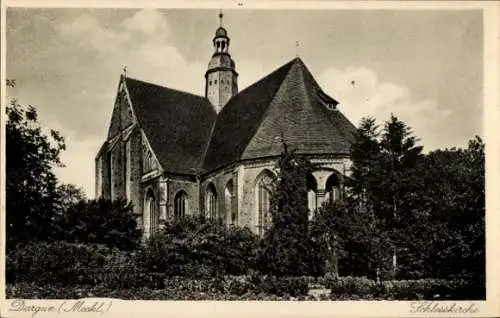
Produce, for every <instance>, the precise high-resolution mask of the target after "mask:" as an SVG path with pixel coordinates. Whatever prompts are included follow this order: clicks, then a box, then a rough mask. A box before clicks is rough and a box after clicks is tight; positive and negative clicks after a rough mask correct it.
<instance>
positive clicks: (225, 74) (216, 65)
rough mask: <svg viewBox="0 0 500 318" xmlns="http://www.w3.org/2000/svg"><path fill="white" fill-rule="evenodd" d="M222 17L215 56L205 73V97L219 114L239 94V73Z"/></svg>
mask: <svg viewBox="0 0 500 318" xmlns="http://www.w3.org/2000/svg"><path fill="white" fill-rule="evenodd" d="M222 17H223V15H222V13H220V14H219V20H220V25H219V28H217V30H216V31H215V37H214V39H213V45H214V54H213V55H212V58H211V59H210V62H209V63H208V70H207V72H206V73H205V96H206V98H207V99H208V100H209V101H210V103H212V105H213V106H214V107H215V110H216V111H217V113H219V112H220V111H221V109H222V108H223V107H224V105H225V104H226V103H227V102H228V101H229V99H230V98H231V97H233V96H234V95H236V94H238V73H236V66H235V64H234V61H233V59H232V58H231V55H230V54H229V37H228V36H227V31H226V29H224V28H223V27H222Z"/></svg>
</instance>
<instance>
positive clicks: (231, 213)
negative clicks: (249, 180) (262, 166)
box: [223, 180, 238, 225]
mask: <svg viewBox="0 0 500 318" xmlns="http://www.w3.org/2000/svg"><path fill="white" fill-rule="evenodd" d="M233 202H234V186H233V180H229V181H228V182H227V184H226V189H225V190H224V210H225V213H226V217H224V218H223V220H224V222H228V223H229V224H231V225H238V215H237V213H236V209H235V206H234V203H233Z"/></svg>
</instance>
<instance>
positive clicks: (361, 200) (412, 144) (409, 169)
mask: <svg viewBox="0 0 500 318" xmlns="http://www.w3.org/2000/svg"><path fill="white" fill-rule="evenodd" d="M417 141H418V139H417V138H416V137H414V136H413V135H412V132H411V129H410V127H408V126H407V125H406V124H405V123H404V122H402V121H400V120H398V119H397V117H395V116H394V115H391V117H390V119H389V120H388V121H386V122H385V124H384V126H383V129H382V131H380V130H379V127H378V126H377V125H376V122H375V120H374V119H372V118H365V119H363V120H362V121H361V124H360V126H359V129H358V133H357V136H356V140H355V143H354V144H353V146H352V148H351V158H352V162H353V163H352V167H351V171H352V175H351V179H350V180H349V182H348V185H349V191H348V193H349V197H350V200H353V201H352V203H351V205H350V209H349V210H350V211H352V213H353V215H357V216H358V215H359V216H360V219H359V221H361V220H363V219H364V221H366V222H368V221H369V223H368V224H366V227H371V229H370V231H359V232H358V233H366V234H368V233H371V234H370V235H377V237H376V238H373V240H378V241H379V243H378V244H382V245H383V246H384V247H385V248H390V247H391V246H392V249H393V257H394V259H395V256H396V251H397V250H399V251H404V249H405V248H406V247H405V246H406V244H407V242H406V241H407V240H406V239H407V236H406V235H407V229H408V226H410V225H412V223H409V222H407V221H408V220H409V215H408V214H409V212H410V211H411V209H410V208H409V207H408V206H407V205H406V200H407V197H408V196H411V195H412V193H413V191H414V190H415V183H414V181H415V180H414V177H415V174H414V170H415V167H416V166H417V164H418V162H419V161H420V160H421V158H422V155H421V151H422V147H421V146H418V145H417ZM358 210H360V211H358ZM362 211H364V214H363V213H361V212H362ZM367 218H368V219H367ZM354 220H356V219H355V218H354ZM360 239H361V238H360ZM361 241H364V242H365V243H364V244H365V245H364V246H366V244H368V245H369V241H367V240H365V239H361ZM358 245H359V244H358ZM358 248H359V247H358ZM385 248H384V250H385ZM368 250H372V249H371V248H368ZM351 253H355V252H354V251H352V252H351ZM398 254H399V253H398ZM385 258H386V255H384V256H383V255H379V256H377V257H374V258H373V259H376V260H378V261H377V262H375V263H376V264H377V265H376V266H377V269H382V268H384V267H385V266H383V264H381V263H380V262H379V261H382V260H383V259H385ZM369 263H371V262H369ZM369 267H370V268H371V270H372V271H373V267H372V266H369Z"/></svg>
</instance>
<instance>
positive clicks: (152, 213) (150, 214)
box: [144, 189, 160, 235]
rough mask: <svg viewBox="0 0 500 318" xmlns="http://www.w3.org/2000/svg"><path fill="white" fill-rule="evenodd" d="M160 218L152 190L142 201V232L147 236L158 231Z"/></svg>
mask: <svg viewBox="0 0 500 318" xmlns="http://www.w3.org/2000/svg"><path fill="white" fill-rule="evenodd" d="M159 221H160V216H159V214H158V209H157V208H156V200H155V196H154V193H153V190H152V189H149V190H148V191H147V192H146V198H145V200H144V231H146V234H147V235H152V234H154V233H155V232H156V231H157V230H158V225H159Z"/></svg>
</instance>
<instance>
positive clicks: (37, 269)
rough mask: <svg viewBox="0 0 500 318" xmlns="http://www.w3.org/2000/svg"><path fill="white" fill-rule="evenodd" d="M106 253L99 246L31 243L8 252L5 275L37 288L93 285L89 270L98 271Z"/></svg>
mask: <svg viewBox="0 0 500 318" xmlns="http://www.w3.org/2000/svg"><path fill="white" fill-rule="evenodd" d="M108 254H109V250H108V249H107V248H106V247H104V246H100V245H84V244H71V243H67V242H64V241H60V242H51V243H47V242H30V243H27V244H19V245H18V246H17V247H16V248H15V249H14V250H10V251H9V257H8V262H7V263H6V268H7V272H9V275H8V277H9V279H10V280H11V281H26V282H32V283H36V284H39V285H44V284H49V283H59V284H78V283H82V284H84V283H95V281H94V280H93V279H92V277H91V276H89V275H88V274H89V272H88V271H89V270H91V269H101V268H102V266H104V264H105V260H106V255H108Z"/></svg>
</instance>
